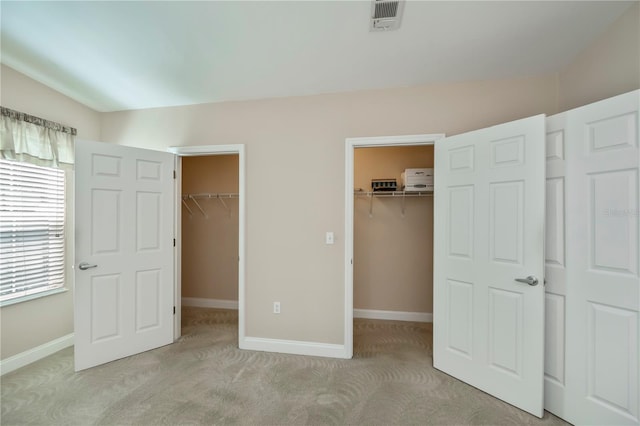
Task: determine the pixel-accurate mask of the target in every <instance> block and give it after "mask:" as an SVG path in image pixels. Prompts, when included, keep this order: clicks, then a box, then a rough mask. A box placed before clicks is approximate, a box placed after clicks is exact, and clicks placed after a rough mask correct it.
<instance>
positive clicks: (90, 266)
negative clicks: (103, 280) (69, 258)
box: [78, 262, 98, 271]
mask: <svg viewBox="0 0 640 426" xmlns="http://www.w3.org/2000/svg"><path fill="white" fill-rule="evenodd" d="M97 267H98V265H90V264H88V263H87V262H82V263H81V264H79V265H78V268H79V269H80V270H81V271H86V270H87V269H91V268H97Z"/></svg>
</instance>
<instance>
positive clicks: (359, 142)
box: [344, 133, 445, 358]
mask: <svg viewBox="0 0 640 426" xmlns="http://www.w3.org/2000/svg"><path fill="white" fill-rule="evenodd" d="M444 137H445V135H444V133H434V134H424V135H404V136H376V137H360V138H347V139H345V156H344V157H345V174H344V175H345V179H344V182H345V185H344V195H345V198H344V206H345V207H344V212H345V216H344V358H352V357H353V226H354V225H353V215H354V204H353V203H354V201H353V191H354V186H353V185H354V184H353V174H354V171H355V165H354V163H353V161H354V151H355V149H356V148H380V147H394V146H396V147H397V146H421V145H435V143H436V141H437V140H438V139H442V138H444Z"/></svg>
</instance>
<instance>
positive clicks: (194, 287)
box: [181, 155, 239, 315]
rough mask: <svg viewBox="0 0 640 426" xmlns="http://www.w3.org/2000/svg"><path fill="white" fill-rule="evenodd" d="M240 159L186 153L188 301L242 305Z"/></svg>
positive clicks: (219, 305)
mask: <svg viewBox="0 0 640 426" xmlns="http://www.w3.org/2000/svg"><path fill="white" fill-rule="evenodd" d="M238 161H239V157H238V155H208V156H195V157H183V158H182V206H181V207H182V262H181V263H182V267H181V270H182V272H181V274H182V305H183V307H184V306H192V307H200V308H217V309H237V306H238V230H239V228H238V179H239V162H238ZM183 312H184V311H183ZM183 315H184V313H183Z"/></svg>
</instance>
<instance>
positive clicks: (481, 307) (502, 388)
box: [433, 115, 545, 417]
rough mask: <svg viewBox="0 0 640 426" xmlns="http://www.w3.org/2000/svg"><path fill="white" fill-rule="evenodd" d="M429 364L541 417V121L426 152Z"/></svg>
mask: <svg viewBox="0 0 640 426" xmlns="http://www.w3.org/2000/svg"><path fill="white" fill-rule="evenodd" d="M435 167H436V170H435V176H436V180H435V184H436V186H435V224H434V234H435V236H434V246H435V250H434V253H435V255H434V353H433V358H434V366H435V367H436V368H438V369H440V370H442V371H444V372H445V373H447V374H450V375H452V376H454V377H456V378H458V379H460V380H462V381H464V382H467V383H469V384H471V385H472V386H475V387H477V388H479V389H482V390H483V391H485V392H488V393H490V394H492V395H494V396H496V397H497V398H500V399H502V400H504V401H506V402H508V403H510V404H513V405H515V406H517V407H519V408H521V409H523V410H525V411H528V412H529V413H531V414H534V415H536V416H539V417H541V416H542V413H543V367H544V285H543V280H544V278H543V277H544V255H543V252H544V247H543V244H544V220H545V117H544V116H542V115H540V116H535V117H531V118H527V119H523V120H518V121H514V122H511V123H506V124H502V125H499V126H494V127H490V128H487V129H481V130H477V131H474V132H470V133H466V134H462V135H458V136H453V137H449V138H445V139H441V140H438V141H437V142H436V145H435Z"/></svg>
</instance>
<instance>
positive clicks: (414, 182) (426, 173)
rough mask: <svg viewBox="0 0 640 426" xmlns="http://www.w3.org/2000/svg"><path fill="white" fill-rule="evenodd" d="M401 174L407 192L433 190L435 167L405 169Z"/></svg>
mask: <svg viewBox="0 0 640 426" xmlns="http://www.w3.org/2000/svg"><path fill="white" fill-rule="evenodd" d="M401 176H402V186H403V187H404V190H405V191H407V192H422V191H424V192H428V191H433V169H427V168H420V169H405V170H404V173H402V175H401Z"/></svg>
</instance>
